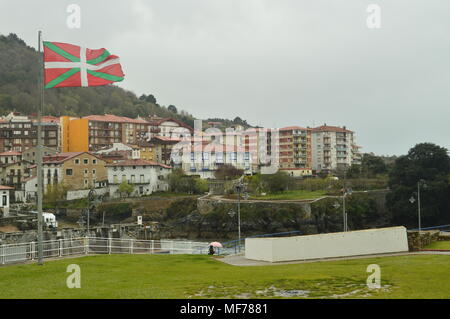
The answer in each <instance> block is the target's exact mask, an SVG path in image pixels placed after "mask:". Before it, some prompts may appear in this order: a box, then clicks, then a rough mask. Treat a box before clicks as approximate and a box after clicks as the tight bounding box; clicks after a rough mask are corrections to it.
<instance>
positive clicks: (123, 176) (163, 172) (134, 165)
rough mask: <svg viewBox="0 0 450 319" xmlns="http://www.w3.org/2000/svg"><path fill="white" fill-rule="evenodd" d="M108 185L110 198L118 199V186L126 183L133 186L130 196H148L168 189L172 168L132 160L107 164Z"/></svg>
mask: <svg viewBox="0 0 450 319" xmlns="http://www.w3.org/2000/svg"><path fill="white" fill-rule="evenodd" d="M106 168H107V170H108V184H109V192H110V196H111V197H119V196H120V193H119V186H120V184H121V183H122V182H124V181H126V182H127V183H128V184H131V185H133V186H134V191H133V193H132V194H131V196H142V195H150V194H151V193H153V192H157V191H167V190H168V189H169V184H168V178H167V176H168V175H169V174H170V172H171V170H172V167H170V166H167V165H164V164H160V163H156V162H151V161H146V160H142V159H132V160H125V161H120V162H117V163H112V164H107V165H106Z"/></svg>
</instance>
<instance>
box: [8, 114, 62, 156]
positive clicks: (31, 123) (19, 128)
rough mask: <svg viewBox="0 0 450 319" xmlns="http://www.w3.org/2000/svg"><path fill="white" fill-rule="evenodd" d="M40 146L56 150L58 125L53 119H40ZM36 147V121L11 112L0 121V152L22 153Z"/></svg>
mask: <svg viewBox="0 0 450 319" xmlns="http://www.w3.org/2000/svg"><path fill="white" fill-rule="evenodd" d="M42 144H43V145H44V146H46V147H50V148H57V147H58V145H59V125H58V122H57V121H56V122H55V121H54V118H53V117H42ZM36 145H37V120H36V119H34V118H32V117H28V116H26V115H21V114H20V113H18V112H11V113H9V114H8V115H6V116H4V117H2V118H1V119H0V152H6V151H18V152H23V151H25V150H27V149H29V148H32V147H34V146H36Z"/></svg>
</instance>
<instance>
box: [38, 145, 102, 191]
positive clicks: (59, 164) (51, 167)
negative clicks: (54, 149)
mask: <svg viewBox="0 0 450 319" xmlns="http://www.w3.org/2000/svg"><path fill="white" fill-rule="evenodd" d="M105 164H106V163H105V161H104V160H102V159H101V158H99V157H97V156H95V155H94V154H92V153H90V152H68V153H57V154H53V155H49V156H45V157H44V161H43V165H42V166H43V175H44V190H45V189H46V188H47V185H55V184H63V185H65V186H68V187H69V188H70V189H71V190H79V189H89V188H93V187H103V186H106V182H107V179H108V176H107V172H106V167H105Z"/></svg>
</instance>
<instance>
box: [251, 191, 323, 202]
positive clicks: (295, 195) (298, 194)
mask: <svg viewBox="0 0 450 319" xmlns="http://www.w3.org/2000/svg"><path fill="white" fill-rule="evenodd" d="M326 193H327V192H326V191H323V190H318V191H306V190H293V191H284V192H281V193H273V194H267V195H266V196H251V197H250V199H268V200H279V199H281V200H283V199H284V200H289V199H291V200H292V199H316V198H319V197H322V196H325V195H326Z"/></svg>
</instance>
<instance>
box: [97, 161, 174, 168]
mask: <svg viewBox="0 0 450 319" xmlns="http://www.w3.org/2000/svg"><path fill="white" fill-rule="evenodd" d="M105 166H161V167H164V168H172V167H171V166H169V165H165V164H161V163H157V162H153V161H148V160H143V159H131V160H123V161H119V162H117V163H111V164H106V165H105Z"/></svg>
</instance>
